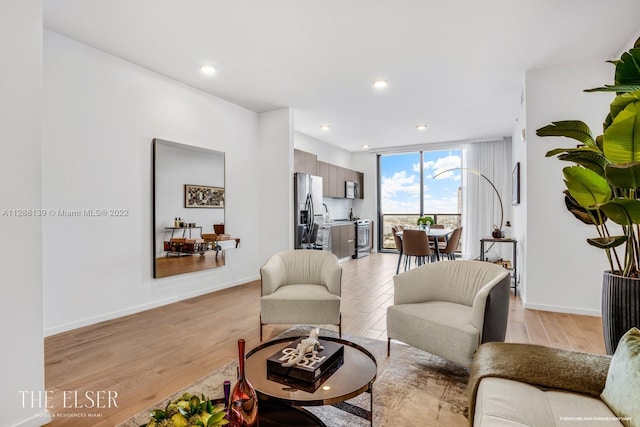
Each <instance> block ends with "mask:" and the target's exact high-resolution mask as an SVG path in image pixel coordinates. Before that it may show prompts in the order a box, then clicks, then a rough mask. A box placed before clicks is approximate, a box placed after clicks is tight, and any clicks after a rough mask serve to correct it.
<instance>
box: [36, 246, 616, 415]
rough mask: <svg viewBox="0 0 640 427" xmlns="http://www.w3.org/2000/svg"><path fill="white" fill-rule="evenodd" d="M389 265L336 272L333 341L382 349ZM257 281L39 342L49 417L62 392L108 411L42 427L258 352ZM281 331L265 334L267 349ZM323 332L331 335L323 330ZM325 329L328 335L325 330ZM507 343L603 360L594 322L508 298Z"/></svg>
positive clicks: (380, 262) (149, 394) (160, 391)
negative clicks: (242, 348)
mask: <svg viewBox="0 0 640 427" xmlns="http://www.w3.org/2000/svg"><path fill="white" fill-rule="evenodd" d="M396 262H397V255H394V254H371V255H370V256H368V257H365V258H360V259H358V260H350V261H347V262H345V263H343V264H342V266H343V278H342V286H343V289H342V292H343V294H342V296H343V303H342V313H343V320H342V325H343V332H344V333H347V334H352V335H362V336H366V337H370V338H375V339H380V340H386V338H387V337H386V323H385V322H386V319H385V313H386V308H387V307H388V306H389V305H391V304H392V303H393V279H392V277H393V274H394V273H395V268H396ZM259 297H260V283H259V282H258V281H256V282H252V283H248V284H245V285H242V286H237V287H234V288H231V289H226V290H223V291H219V292H215V293H211V294H207V295H203V296H200V297H197V298H193V299H189V300H186V301H181V302H177V303H174V304H170V305H167V306H164V307H160V308H157V309H153V310H149V311H145V312H142V313H138V314H134V315H130V316H126V317H122V318H118V319H115V320H111V321H107V322H103V323H99V324H96V325H92V326H88V327H85V328H81V329H76V330H73V331H69V332H65V333H62V334H58V335H55V336H51V337H47V338H46V339H45V384H46V389H47V390H49V391H52V392H53V393H52V395H53V397H54V401H53V405H54V409H53V410H52V412H56V413H57V412H60V413H70V412H76V413H77V412H83V411H77V410H75V409H74V410H69V409H65V408H64V406H65V405H66V406H67V407H69V406H74V402H73V400H72V399H70V398H69V399H67V400H66V401H65V400H64V399H63V397H65V396H66V397H68V396H71V395H72V394H70V393H67V395H65V394H64V392H65V391H67V392H70V391H78V393H79V395H80V399H79V403H80V404H82V403H85V404H87V401H86V399H82V396H83V394H84V392H85V391H97V390H107V391H109V390H111V391H116V392H117V393H118V397H117V404H118V407H117V408H116V407H112V408H105V409H100V410H99V411H98V410H95V409H86V410H84V412H86V413H92V414H96V413H98V414H99V415H100V416H99V417H97V418H92V419H87V418H75V419H72V418H58V419H54V421H53V422H52V423H51V424H49V425H51V426H96V427H107V426H113V425H116V424H118V423H119V422H122V421H124V420H125V419H127V418H129V417H130V416H132V415H134V414H136V413H138V412H140V411H142V410H144V409H145V408H147V407H149V406H151V405H153V404H154V403H156V402H158V401H160V400H162V399H163V398H165V397H166V396H168V395H170V394H172V393H173V392H175V391H177V390H179V389H181V388H184V387H186V386H187V385H189V384H190V383H192V382H194V381H195V380H197V379H198V378H200V377H202V376H204V375H205V374H207V373H209V372H210V371H212V370H214V369H217V368H218V367H220V366H222V365H224V364H225V363H227V362H229V361H231V360H233V359H234V358H236V357H237V346H236V342H237V340H238V339H239V338H244V339H245V340H247V347H248V348H252V347H253V346H255V345H257V344H258V343H259V320H258V319H259V311H260V310H259ZM287 328H288V326H287V325H282V326H280V325H278V326H271V325H268V326H265V327H264V338H265V339H268V338H269V337H272V336H274V335H277V334H278V333H280V332H282V331H284V330H285V329H287ZM327 328H332V327H331V326H327ZM333 328H335V327H333ZM506 340H507V341H508V342H523V343H534V344H542V345H548V346H553V347H558V348H566V349H572V350H579V351H587V352H592V353H599V354H604V353H605V350H604V343H603V338H602V326H601V319H600V318H599V317H590V316H578V315H571V314H562V313H550V312H542V311H536V310H525V309H524V308H522V305H521V303H520V300H519V299H518V298H515V297H513V296H512V297H511V308H510V314H509V325H508V330H507V338H506Z"/></svg>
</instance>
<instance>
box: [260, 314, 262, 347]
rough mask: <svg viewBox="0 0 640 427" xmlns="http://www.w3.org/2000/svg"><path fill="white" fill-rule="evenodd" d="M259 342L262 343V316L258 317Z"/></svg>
mask: <svg viewBox="0 0 640 427" xmlns="http://www.w3.org/2000/svg"><path fill="white" fill-rule="evenodd" d="M260 342H262V315H260Z"/></svg>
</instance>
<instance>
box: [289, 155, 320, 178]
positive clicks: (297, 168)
mask: <svg viewBox="0 0 640 427" xmlns="http://www.w3.org/2000/svg"><path fill="white" fill-rule="evenodd" d="M293 171H294V172H304V173H308V174H310V175H318V156H316V155H315V154H312V153H307V152H306V151H302V150H293Z"/></svg>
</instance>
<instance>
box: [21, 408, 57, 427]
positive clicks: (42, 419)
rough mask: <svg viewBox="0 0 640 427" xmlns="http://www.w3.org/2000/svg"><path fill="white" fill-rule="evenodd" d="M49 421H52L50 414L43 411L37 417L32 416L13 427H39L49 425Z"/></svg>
mask: <svg viewBox="0 0 640 427" xmlns="http://www.w3.org/2000/svg"><path fill="white" fill-rule="evenodd" d="M51 421H53V418H52V417H51V414H50V413H49V412H48V411H47V410H45V411H44V412H42V413H40V414H38V415H34V416H33V417H31V418H29V419H26V420H24V421H21V422H20V423H19V424H16V425H15V427H41V426H43V425H45V424H49V423H50V422H51Z"/></svg>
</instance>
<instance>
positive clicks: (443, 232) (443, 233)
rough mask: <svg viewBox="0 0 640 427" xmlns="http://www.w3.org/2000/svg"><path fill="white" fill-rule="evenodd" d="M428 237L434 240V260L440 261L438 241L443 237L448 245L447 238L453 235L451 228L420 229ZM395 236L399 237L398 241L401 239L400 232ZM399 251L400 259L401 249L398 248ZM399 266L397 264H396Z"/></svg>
mask: <svg viewBox="0 0 640 427" xmlns="http://www.w3.org/2000/svg"><path fill="white" fill-rule="evenodd" d="M422 230H423V231H424V232H425V233H426V234H427V236H428V237H433V238H434V240H435V248H434V250H435V253H436V260H438V261H440V245H438V240H439V238H440V237H444V239H445V241H446V242H447V243H448V242H449V236H450V235H451V233H453V228H429V229H422ZM396 236H398V237H400V239H402V231H398V232H397V233H396ZM399 250H400V255H399V256H400V258H402V248H399ZM398 265H399V264H398Z"/></svg>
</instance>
